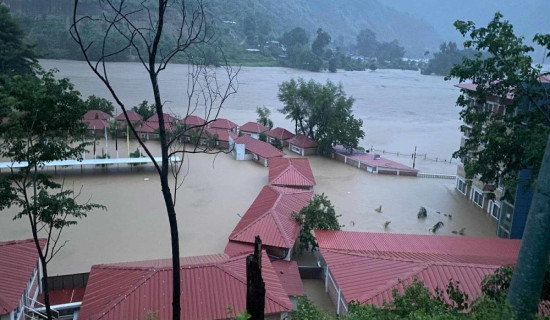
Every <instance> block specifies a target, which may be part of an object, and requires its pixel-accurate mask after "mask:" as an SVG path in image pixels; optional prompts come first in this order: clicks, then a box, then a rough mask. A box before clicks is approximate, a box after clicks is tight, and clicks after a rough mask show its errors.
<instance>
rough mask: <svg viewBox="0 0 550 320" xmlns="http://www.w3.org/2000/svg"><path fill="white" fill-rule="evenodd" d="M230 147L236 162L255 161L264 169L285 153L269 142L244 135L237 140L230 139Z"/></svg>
mask: <svg viewBox="0 0 550 320" xmlns="http://www.w3.org/2000/svg"><path fill="white" fill-rule="evenodd" d="M229 146H230V148H233V149H232V154H233V156H234V157H235V159H236V160H254V161H256V162H258V163H260V164H261V165H263V166H264V167H267V166H269V161H270V159H273V158H277V157H282V156H283V155H284V153H283V152H282V151H281V150H279V149H277V148H275V147H274V146H272V145H271V144H269V143H267V142H263V141H260V140H256V139H254V138H252V137H251V136H247V135H243V136H240V137H238V138H237V139H233V138H231V137H230V138H229Z"/></svg>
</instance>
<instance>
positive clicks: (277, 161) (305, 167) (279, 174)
mask: <svg viewBox="0 0 550 320" xmlns="http://www.w3.org/2000/svg"><path fill="white" fill-rule="evenodd" d="M269 184H271V185H274V186H298V187H313V186H314V185H315V177H314V176H313V172H312V171H311V166H310V165H309V160H308V159H307V158H273V159H272V160H271V161H270V163H269Z"/></svg>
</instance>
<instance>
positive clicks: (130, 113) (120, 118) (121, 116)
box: [115, 110, 143, 123]
mask: <svg viewBox="0 0 550 320" xmlns="http://www.w3.org/2000/svg"><path fill="white" fill-rule="evenodd" d="M126 114H128V119H130V122H131V123H136V122H139V121H143V116H142V115H141V114H139V113H137V112H135V111H132V110H127V111H126ZM115 120H116V121H122V122H126V117H125V116H124V112H121V113H120V114H119V115H118V116H116V117H115Z"/></svg>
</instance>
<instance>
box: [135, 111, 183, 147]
mask: <svg viewBox="0 0 550 320" xmlns="http://www.w3.org/2000/svg"><path fill="white" fill-rule="evenodd" d="M163 118H164V126H165V128H166V131H167V132H173V131H174V124H175V123H176V121H177V120H176V118H174V117H172V116H171V115H169V114H167V113H164V114H163ZM158 119H159V118H158V116H157V115H156V114H154V115H152V116H151V117H149V119H147V120H146V121H145V122H144V123H142V124H141V126H140V128H139V130H138V132H139V136H140V138H142V139H145V140H149V139H158V138H159V133H158V130H159V120H158Z"/></svg>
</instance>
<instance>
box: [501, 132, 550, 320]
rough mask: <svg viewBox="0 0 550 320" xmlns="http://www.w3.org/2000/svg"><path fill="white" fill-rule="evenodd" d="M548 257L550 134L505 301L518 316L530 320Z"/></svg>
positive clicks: (535, 310)
mask: <svg viewBox="0 0 550 320" xmlns="http://www.w3.org/2000/svg"><path fill="white" fill-rule="evenodd" d="M549 256H550V136H549V138H548V142H547V144H546V151H545V152H544V158H543V159H542V164H541V168H540V171H539V176H538V179H537V187H536V190H535V194H534V195H533V201H532V203H531V208H530V209H529V215H528V217H527V222H526V225H525V231H524V233H523V240H522V242H521V249H520V251H519V256H518V260H517V264H516V267H515V270H514V275H513V277H512V282H511V284H510V289H509V292H508V300H509V301H510V304H511V306H512V309H513V311H514V312H515V313H516V314H517V316H518V319H532V318H533V317H534V316H535V315H536V313H537V310H538V304H539V299H540V295H541V291H542V284H543V279H544V274H545V272H546V268H547V266H548V259H549Z"/></svg>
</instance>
